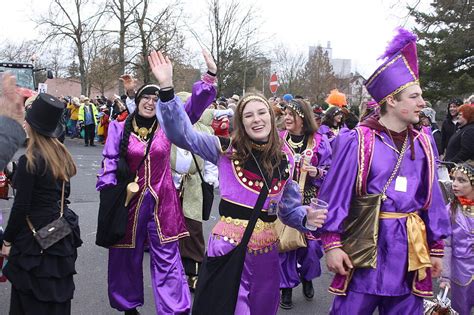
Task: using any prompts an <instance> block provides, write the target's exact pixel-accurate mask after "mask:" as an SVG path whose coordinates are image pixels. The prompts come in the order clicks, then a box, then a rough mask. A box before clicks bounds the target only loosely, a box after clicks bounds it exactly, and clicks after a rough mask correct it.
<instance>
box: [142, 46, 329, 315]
mask: <svg viewBox="0 0 474 315" xmlns="http://www.w3.org/2000/svg"><path fill="white" fill-rule="evenodd" d="M149 60H150V64H151V65H152V69H153V73H154V74H155V77H156V78H157V79H158V82H160V84H162V85H166V86H171V85H172V71H173V70H172V65H171V62H170V61H169V59H168V58H164V57H163V55H162V54H161V53H160V52H158V53H156V52H152V54H151V55H150V57H149ZM158 118H159V121H160V124H161V126H162V128H163V130H164V131H165V133H166V135H167V136H168V137H169V139H170V140H171V141H172V142H173V143H174V144H176V145H177V146H179V147H181V148H183V149H186V150H189V151H191V152H194V153H196V154H198V155H200V156H201V157H202V158H203V159H205V160H208V161H210V162H212V163H214V164H216V165H217V166H218V169H219V182H220V192H221V198H222V199H221V202H220V204H219V213H220V215H221V217H220V220H219V222H218V223H217V224H216V226H215V227H214V228H213V230H212V233H211V235H210V237H209V242H208V250H207V254H208V255H209V256H221V255H224V254H226V253H228V252H229V251H231V250H232V249H233V248H234V247H235V246H236V245H237V244H238V243H239V242H240V240H241V238H242V235H243V233H244V230H245V227H246V226H247V224H248V219H249V218H250V215H251V212H252V209H253V207H254V206H255V202H256V200H257V197H258V195H259V193H260V190H261V188H262V187H263V186H264V185H266V186H268V189H269V194H268V197H267V200H266V201H265V204H264V206H263V210H262V213H261V215H260V217H259V219H258V221H257V225H256V227H255V229H254V231H253V234H252V237H251V239H250V242H249V245H248V252H247V255H246V258H245V264H244V269H243V272H242V278H241V282H240V290H239V296H238V301H237V306H236V309H235V314H276V312H277V310H278V301H279V286H280V278H279V277H278V276H277V275H278V268H279V259H278V249H277V247H278V246H277V244H278V243H277V242H278V236H277V235H276V231H275V229H274V221H275V220H276V218H277V215H276V214H277V213H278V216H279V217H280V219H281V220H282V221H283V222H284V223H285V224H288V225H290V226H293V227H295V228H298V229H300V230H302V231H309V230H307V229H306V228H305V227H304V226H305V225H306V224H309V225H311V226H321V224H322V222H323V220H324V218H325V214H324V213H322V212H309V213H308V214H307V206H302V205H301V195H300V193H299V189H298V186H297V184H296V183H295V182H294V181H292V180H291V179H290V178H289V174H290V173H291V171H292V168H293V166H294V163H293V158H292V156H291V155H290V154H289V152H288V149H287V148H286V147H285V146H283V144H282V142H281V140H280V138H279V137H278V131H277V129H276V127H275V117H274V114H273V111H272V109H271V107H270V105H269V104H268V101H267V100H266V99H265V98H264V97H263V96H260V95H258V94H250V95H246V96H244V97H243V98H242V99H241V100H240V102H239V104H238V105H237V108H236V113H235V116H234V122H235V123H234V132H233V134H232V137H231V139H229V138H221V137H217V136H213V135H209V134H204V133H199V132H197V131H195V130H194V129H193V128H191V123H190V121H189V119H188V118H187V117H186V115H185V113H184V111H183V109H182V105H181V102H180V100H179V98H177V97H175V95H174V93H173V91H171V93H167V94H161V93H160V102H159V108H158ZM266 174H267V175H268V176H267V175H266ZM270 176H271V177H270ZM265 177H270V178H272V180H270V181H268V182H267V181H266V180H265ZM277 208H279V209H278V212H277Z"/></svg>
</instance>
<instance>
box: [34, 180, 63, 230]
mask: <svg viewBox="0 0 474 315" xmlns="http://www.w3.org/2000/svg"><path fill="white" fill-rule="evenodd" d="M65 186H66V181H64V180H63V188H62V190H61V210H60V212H59V217H62V216H63V214H64V189H65ZM26 223H27V224H28V227H29V228H30V230H31V232H33V234H36V229H35V227H34V226H33V223H31V220H30V218H29V217H28V216H26Z"/></svg>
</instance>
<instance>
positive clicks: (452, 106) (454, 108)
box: [449, 103, 459, 117]
mask: <svg viewBox="0 0 474 315" xmlns="http://www.w3.org/2000/svg"><path fill="white" fill-rule="evenodd" d="M458 108H459V106H457V105H456V104H454V103H452V104H449V114H450V115H451V117H456V116H457V114H458Z"/></svg>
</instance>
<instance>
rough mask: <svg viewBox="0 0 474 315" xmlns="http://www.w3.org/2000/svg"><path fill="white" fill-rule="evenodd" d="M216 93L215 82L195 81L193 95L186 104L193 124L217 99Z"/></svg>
mask: <svg viewBox="0 0 474 315" xmlns="http://www.w3.org/2000/svg"><path fill="white" fill-rule="evenodd" d="M216 95H217V91H216V87H215V86H214V85H213V84H209V83H207V82H204V81H198V82H196V83H194V85H193V92H192V94H191V97H189V99H188V100H187V101H186V104H185V105H184V109H185V111H186V113H187V114H188V116H189V119H190V120H191V124H194V123H196V122H197V121H198V120H199V118H201V115H202V113H203V112H204V110H205V109H206V108H208V107H209V105H211V104H212V101H214V100H215V99H216Z"/></svg>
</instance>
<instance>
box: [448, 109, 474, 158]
mask: <svg viewBox="0 0 474 315" xmlns="http://www.w3.org/2000/svg"><path fill="white" fill-rule="evenodd" d="M458 121H459V126H460V127H459V129H458V131H457V132H456V133H455V134H454V135H453V136H452V137H451V139H450V140H449V143H448V147H447V148H446V155H445V157H444V159H445V160H446V161H449V162H454V163H461V162H466V161H468V160H473V159H474V105H468V104H466V105H462V106H461V107H459V116H458Z"/></svg>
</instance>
